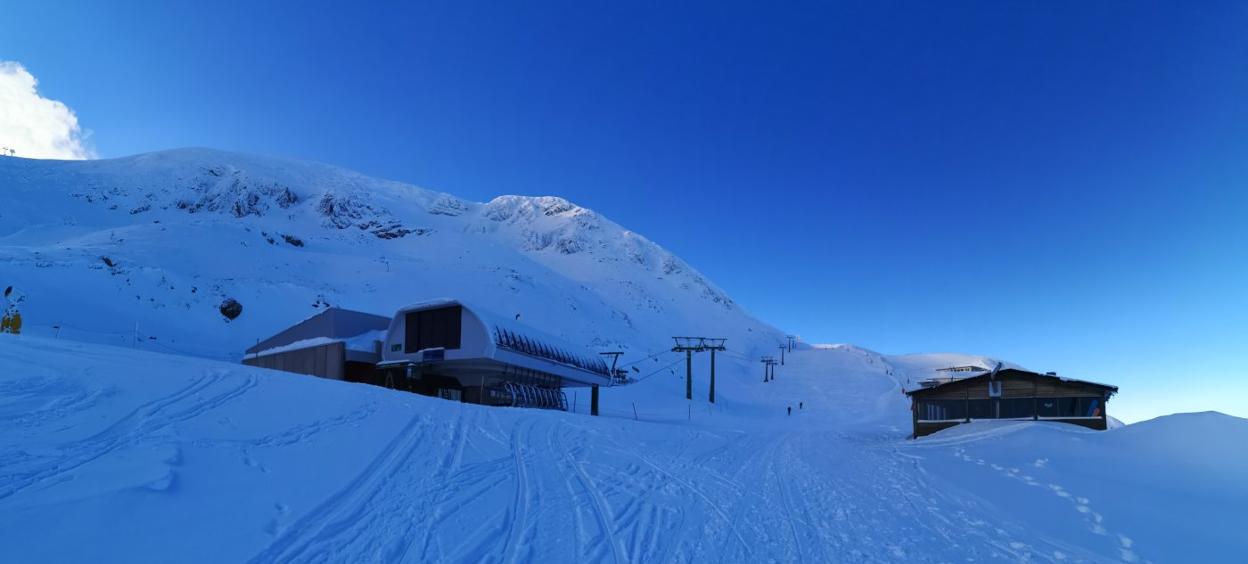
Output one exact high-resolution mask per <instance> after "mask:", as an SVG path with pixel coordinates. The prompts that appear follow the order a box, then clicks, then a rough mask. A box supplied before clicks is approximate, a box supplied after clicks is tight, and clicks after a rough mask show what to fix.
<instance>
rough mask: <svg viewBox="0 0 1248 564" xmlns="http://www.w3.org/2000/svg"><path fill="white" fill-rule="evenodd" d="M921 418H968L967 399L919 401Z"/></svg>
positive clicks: (939, 419) (938, 419)
mask: <svg viewBox="0 0 1248 564" xmlns="http://www.w3.org/2000/svg"><path fill="white" fill-rule="evenodd" d="M919 419H920V420H923V421H946V420H951V419H966V400H926V401H921V402H919Z"/></svg>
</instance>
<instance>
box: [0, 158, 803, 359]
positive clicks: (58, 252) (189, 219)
mask: <svg viewBox="0 0 1248 564" xmlns="http://www.w3.org/2000/svg"><path fill="white" fill-rule="evenodd" d="M0 197H3V202H4V205H3V206H0V283H3V284H4V285H13V286H15V287H16V288H17V289H18V290H20V291H22V292H24V293H25V294H26V303H25V306H24V308H23V313H24V315H25V319H26V324H27V328H28V333H30V334H34V335H44V336H52V335H55V334H56V333H57V331H58V330H57V329H56V326H59V334H60V335H61V336H63V337H69V338H73V339H76V340H83V341H91V342H99V343H108V344H126V345H130V346H138V347H141V348H144V349H150V350H162V351H166V352H180V353H184V354H191V355H195V356H203V357H209V358H217V359H226V360H236V359H238V358H240V357H241V355H242V351H243V350H244V349H245V348H246V347H247V346H249V345H251V344H254V343H255V342H256V340H257V339H260V338H264V337H267V336H268V335H270V334H272V333H274V332H276V331H278V330H280V329H282V328H284V327H286V326H288V325H290V324H291V323H293V322H295V321H298V320H300V319H303V318H306V317H308V316H309V315H312V314H313V313H315V312H316V311H318V310H320V309H321V308H323V307H326V306H328V305H335V306H341V307H346V308H352V309H360V310H364V311H370V312H376V313H380V314H383V315H389V314H391V313H392V312H394V311H395V310H396V309H397V308H399V307H401V306H403V305H406V304H409V303H413V302H417V301H422V300H425V299H429V298H437V297H460V298H467V299H471V300H472V301H473V302H474V303H477V304H480V305H481V306H483V307H485V308H487V309H491V310H494V311H496V312H498V313H499V314H502V315H506V316H513V315H514V316H519V318H520V319H521V320H522V321H523V322H525V323H529V324H533V325H535V326H537V327H541V328H543V329H546V330H547V331H549V332H553V333H558V334H559V336H561V337H564V338H566V339H568V340H571V341H573V342H579V343H583V344H585V345H587V346H591V347H594V348H622V349H624V350H626V351H630V353H636V354H637V355H638V356H642V357H644V356H645V355H646V354H649V352H652V351H655V350H658V349H661V348H664V347H670V339H668V337H670V336H671V335H678V334H679V335H687V334H709V335H713V336H719V337H727V338H728V339H729V341H730V344H731V346H732V348H733V349H734V350H735V351H737V352H739V353H741V354H743V355H745V356H751V357H752V356H754V355H755V353H756V352H758V351H762V350H769V351H770V350H774V349H773V347H774V346H775V344H776V343H778V342H781V341H782V340H783V337H782V333H780V332H779V331H778V330H776V329H775V328H773V327H770V326H768V325H767V324H765V323H763V322H760V321H758V320H757V319H755V318H753V317H751V316H750V315H749V314H748V313H746V312H745V311H744V310H742V308H741V307H740V306H739V305H738V304H736V303H735V302H733V301H732V300H731V299H730V298H729V297H728V296H726V295H725V294H724V293H723V292H722V291H721V290H720V289H718V288H717V287H716V286H715V285H714V284H712V283H711V282H710V281H708V280H706V279H705V278H704V277H703V276H702V275H701V274H699V273H698V272H697V271H696V270H694V269H693V268H692V267H690V266H689V265H688V264H686V263H685V262H684V261H682V260H681V259H679V258H678V257H676V256H674V255H672V254H671V253H669V252H667V251H666V250H664V249H663V248H662V247H660V246H658V245H656V244H655V243H653V242H651V241H649V240H647V239H646V238H645V237H642V236H641V235H638V234H636V233H633V232H631V231H629V230H627V229H625V228H623V227H621V226H619V225H617V224H615V223H613V222H612V221H610V220H609V219H607V218H605V217H603V216H601V215H600V214H598V213H596V212H594V211H592V210H588V209H585V208H582V207H580V206H577V205H575V204H573V203H571V202H568V201H566V200H564V199H562V198H556V197H521V196H501V197H498V198H495V199H493V200H491V201H490V202H486V203H477V202H469V201H464V200H462V199H459V198H456V197H454V196H452V195H449V194H443V193H439V192H434V191H430V190H425V189H422V188H418V187H415V186H411V185H407V184H402V183H398V182H391V181H385V180H378V179H374V178H369V177H366V176H363V175H360V174H358V173H354V172H351V171H347V170H343V169H340V168H336V167H332V166H328V165H322V164H318V163H311V162H302V161H294V160H288V159H280V158H272V157H260V156H254V155H244V154H237V153H229V152H223V151H214V150H208V149H183V150H174V151H164V152H158V153H150V154H144V155H138V156H133V157H126V158H120V159H112V160H100V161H72V162H71V161H34V160H25V159H18V158H3V159H0ZM226 299H234V300H237V301H238V302H239V303H241V304H242V306H243V309H242V315H241V316H239V317H238V318H237V319H234V320H233V321H230V320H228V319H226V318H225V317H224V316H223V315H222V314H221V313H220V312H219V310H218V309H219V306H220V305H221V303H222V302H223V301H224V300H226ZM136 335H137V337H138V338H137V339H136V338H135V337H136ZM136 341H137V344H136ZM643 353H644V354H643Z"/></svg>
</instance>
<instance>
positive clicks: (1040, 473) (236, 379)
mask: <svg viewBox="0 0 1248 564" xmlns="http://www.w3.org/2000/svg"><path fill="white" fill-rule="evenodd" d="M896 372H897V369H896V367H894V366H892V365H891V364H890V363H889V360H888V358H887V357H881V356H879V355H876V354H874V353H871V352H870V351H865V350H862V349H857V348H853V347H838V348H836V349H805V348H804V349H802V350H801V351H798V352H796V353H794V355H792V356H791V357H790V358H789V359H788V362H787V363H786V365H785V366H784V367H783V368H782V369H781V370H780V372H779V373H778V376H777V380H776V381H775V382H772V383H768V384H763V383H762V382H761V381H756V380H755V379H753V378H747V377H746V376H747V375H746V374H739V373H736V372H735V371H734V370H733V369H728V371H727V372H726V374H725V379H726V381H727V382H731V384H729V385H730V386H739V387H740V389H739V390H737V391H738V392H748V393H747V394H739V395H744V396H746V397H748V398H749V399H748V400H742V401H741V402H740V405H741V406H750V407H751V409H744V408H743V409H724V410H722V411H717V412H714V413H707V414H702V413H700V412H699V413H695V414H694V415H693V418H692V419H687V420H682V421H672V422H652V421H646V420H643V421H634V420H632V419H631V417H613V416H608V417H600V418H591V417H586V416H584V415H581V414H575V413H561V412H549V411H541V410H527V409H503V408H482V407H479V406H473V405H466V404H460V403H455V402H448V401H443V400H439V399H435V398H427V397H422V396H416V395H412V394H406V393H401V392H393V391H389V390H385V389H381V388H374V387H369V386H363V385H352V384H346V383H340V382H333V381H326V380H320V379H315V378H308V377H301V376H298V375H292V374H287V373H281V372H274V371H267V370H261V369H253V368H248V367H243V366H239V365H236V364H230V363H221V362H215V361H208V360H201V359H191V358H186V357H178V356H172V355H164V354H156V353H150V352H144V351H135V350H133V349H127V348H118V347H107V346H101V345H91V344H82V343H74V342H70V341H66V340H48V339H43V338H33V337H17V338H15V337H12V336H2V337H0V422H2V423H3V425H2V426H0V531H3V533H0V534H2V535H3V541H4V542H0V561H4V562H35V561H67V562H68V561H126V562H170V561H178V562H201V561H202V562H309V561H310V562H378V561H383V562H391V561H409V562H427V561H446V562H526V561H532V562H663V561H680V562H684V561H696V562H705V561H726V562H803V561H805V562H952V561H989V562H1020V561H1025V562H1030V561H1035V562H1124V561H1125V562H1134V561H1141V562H1147V561H1153V562H1184V561H1200V562H1237V561H1239V557H1240V556H1241V555H1242V554H1243V552H1244V550H1245V549H1246V548H1248V540H1245V539H1244V537H1243V535H1242V534H1241V531H1240V528H1241V525H1242V512H1243V508H1244V507H1248V482H1246V481H1245V480H1243V479H1242V477H1243V476H1244V475H1248V454H1246V453H1245V451H1244V449H1243V445H1244V444H1248V421H1245V420H1242V419H1237V418H1233V417H1228V416H1224V415H1220V414H1213V413H1205V414H1185V415H1175V416H1171V417H1167V418H1162V419H1158V420H1154V421H1149V422H1144V423H1139V424H1135V425H1130V426H1127V427H1125V428H1123V429H1120V430H1115V431H1107V432H1100V433H1098V432H1093V431H1088V430H1086V429H1082V428H1079V427H1074V426H1066V425H1061V424H1053V423H1017V422H1011V423H1005V424H1000V425H989V424H978V423H977V424H974V425H969V426H965V427H962V428H957V429H954V430H951V431H946V432H942V433H938V434H936V435H933V436H931V437H926V438H924V439H921V440H917V441H911V440H907V439H906V438H905V436H906V434H907V433H908V428H907V425H908V422H909V421H908V413H907V411H906V409H905V405H906V404H905V398H904V397H903V396H902V395H901V393H900V382H899V381H898V380H897V379H896V377H895V374H896ZM797 401H802V402H804V406H803V409H801V410H795V412H794V414H793V415H792V416H788V415H785V414H784V413H785V412H784V407H786V406H789V405H793V406H794V407H796V402H797ZM681 403H683V400H681ZM697 405H705V404H702V403H698V404H697ZM630 415H631V414H630ZM1193 436H1200V437H1203V438H1204V440H1201V441H1193V440H1191V437H1193Z"/></svg>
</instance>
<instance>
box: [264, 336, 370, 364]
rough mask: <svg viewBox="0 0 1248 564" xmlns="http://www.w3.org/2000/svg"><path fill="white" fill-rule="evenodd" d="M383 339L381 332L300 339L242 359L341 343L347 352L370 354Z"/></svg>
mask: <svg viewBox="0 0 1248 564" xmlns="http://www.w3.org/2000/svg"><path fill="white" fill-rule="evenodd" d="M385 339H386V332H385V331H382V330H377V331H366V332H364V333H360V334H359V335H354V336H351V337H346V338H341V339H335V338H333V337H311V338H308V339H300V340H298V341H295V342H293V343H287V344H285V345H278V346H276V347H270V348H267V349H264V350H261V351H256V352H254V353H251V354H245V355H243V358H256V357H261V356H269V355H273V354H278V353H284V352H289V351H297V350H299V349H307V348H311V347H319V346H321V345H328V344H330V343H343V344H344V345H345V346H346V349H347V350H349V351H359V352H366V353H372V352H375V351H376V346H375V343H376V342H377V341H384V340H385Z"/></svg>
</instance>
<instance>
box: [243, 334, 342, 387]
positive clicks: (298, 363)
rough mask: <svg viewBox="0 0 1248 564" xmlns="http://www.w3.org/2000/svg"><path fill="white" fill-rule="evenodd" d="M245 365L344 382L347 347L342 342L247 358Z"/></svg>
mask: <svg viewBox="0 0 1248 564" xmlns="http://www.w3.org/2000/svg"><path fill="white" fill-rule="evenodd" d="M243 364H246V365H248V366H258V367H260V368H271V369H273V370H282V371H285V372H294V373H296V374H308V375H311V376H319V377H321V378H329V379H331V380H342V379H343V378H344V377H345V375H346V345H345V344H344V343H342V342H337V343H327V344H324V345H320V346H315V347H308V348H306V349H298V350H293V351H286V352H280V353H275V354H268V355H264V356H259V357H254V358H245V359H243Z"/></svg>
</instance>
